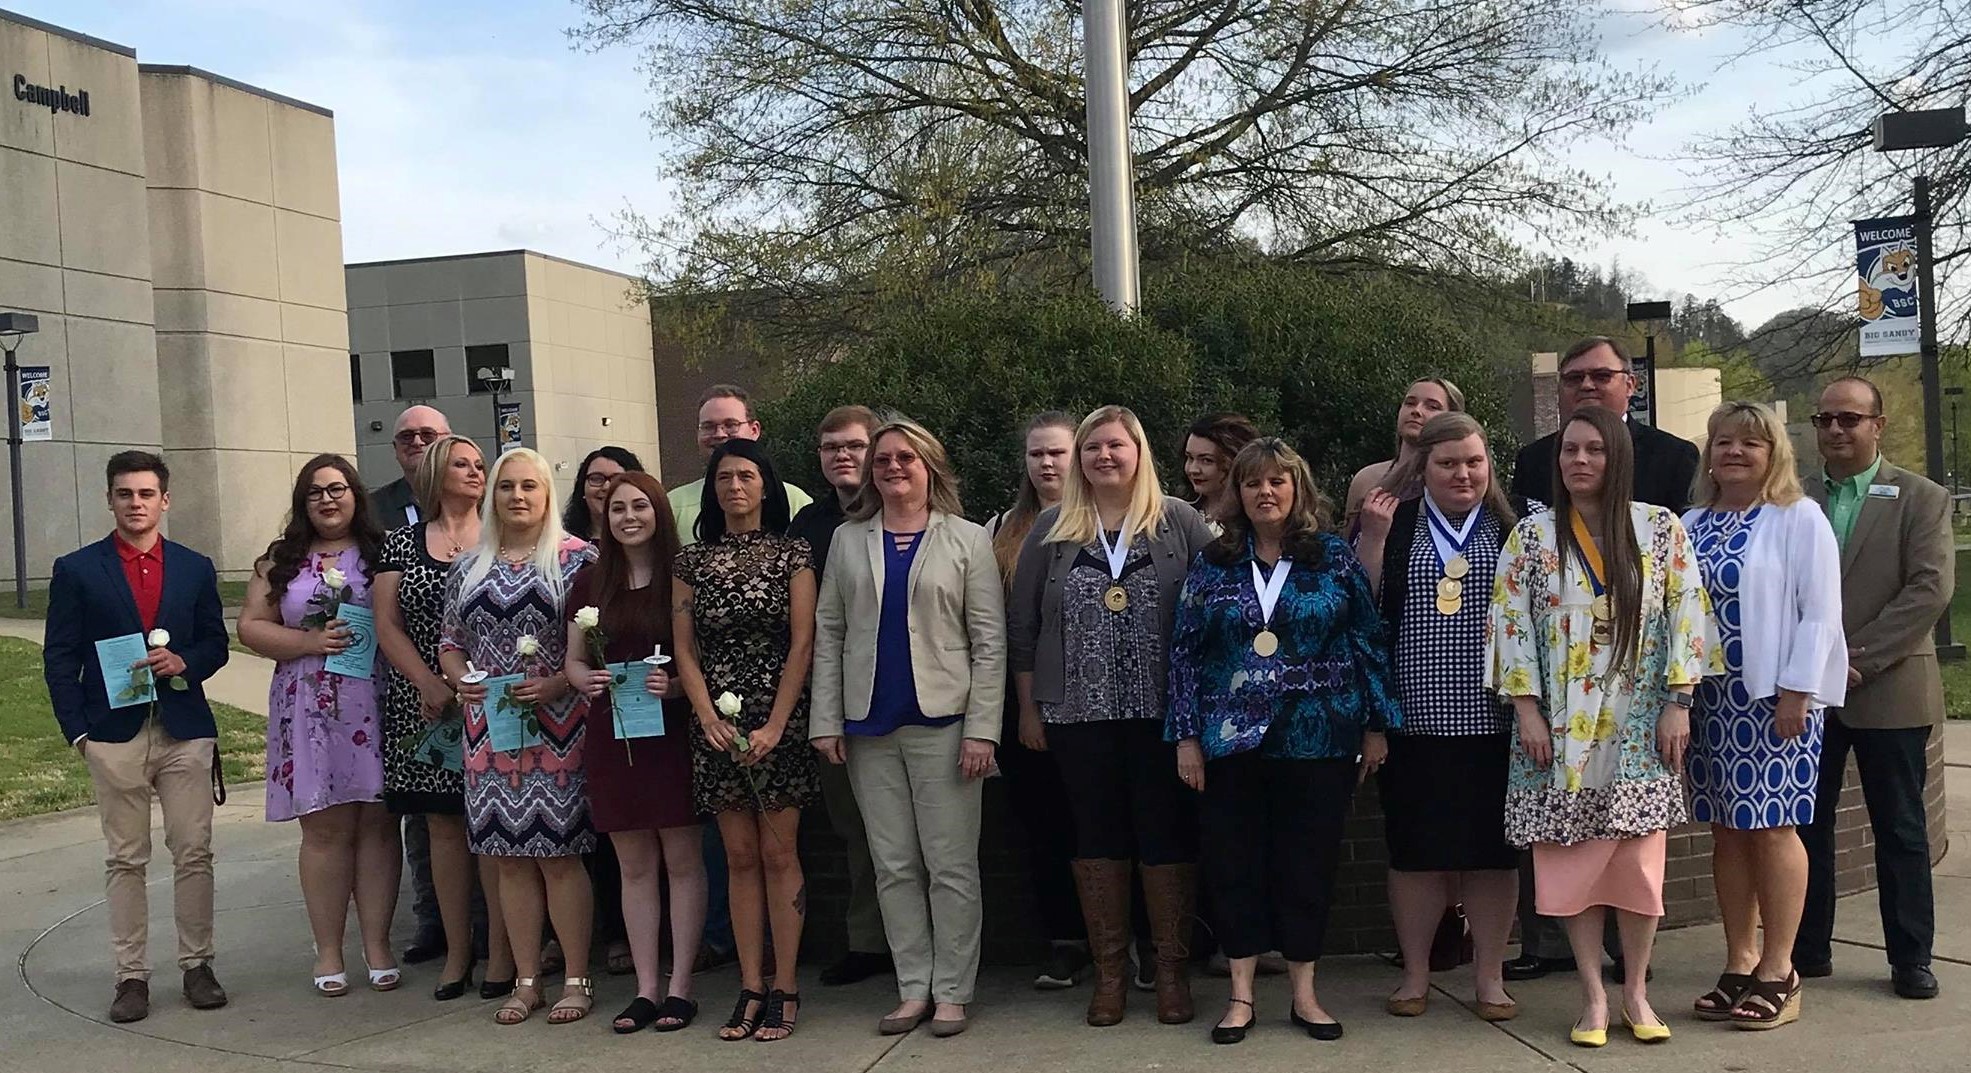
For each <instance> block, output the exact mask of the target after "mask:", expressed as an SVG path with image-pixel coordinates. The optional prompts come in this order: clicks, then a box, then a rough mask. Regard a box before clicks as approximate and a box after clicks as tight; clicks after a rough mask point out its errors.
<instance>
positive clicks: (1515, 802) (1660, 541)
mask: <svg viewBox="0 0 1971 1073" xmlns="http://www.w3.org/2000/svg"><path fill="white" fill-rule="evenodd" d="M1629 509H1630V513H1631V516H1632V519H1633V522H1634V525H1635V531H1636V543H1637V544H1638V545H1639V546H1640V548H1641V551H1642V598H1643V607H1642V629H1641V631H1640V633H1639V636H1638V641H1639V645H1640V649H1641V651H1640V653H1639V655H1638V656H1637V659H1636V663H1635V670H1634V671H1633V672H1631V673H1630V674H1628V675H1625V676H1624V677H1623V678H1621V679H1619V680H1616V681H1610V680H1609V665H1610V663H1611V662H1612V660H1613V656H1614V647H1613V646H1612V645H1604V644H1599V643H1597V642H1596V641H1595V640H1594V636H1593V633H1594V614H1593V611H1592V610H1591V605H1592V604H1593V602H1594V589H1593V587H1592V586H1591V584H1590V582H1589V580H1588V576H1587V571H1586V570H1584V569H1582V567H1581V565H1580V564H1579V562H1578V561H1577V562H1571V563H1567V564H1565V565H1564V567H1563V564H1562V563H1561V561H1560V553H1559V551H1558V547H1559V545H1558V542H1557V541H1556V539H1555V535H1554V524H1555V513H1554V512H1553V511H1544V512H1542V513H1540V514H1536V515H1533V516H1532V517H1530V518H1527V519H1525V520H1523V521H1521V522H1520V523H1519V525H1518V526H1517V527H1516V528H1515V529H1514V530H1513V531H1512V535H1511V536H1510V537H1507V538H1506V546H1505V549H1504V550H1503V551H1502V552H1501V553H1500V559H1499V572H1498V576H1497V578H1496V580H1495V581H1494V583H1493V587H1492V613H1491V619H1490V621H1489V622H1488V623H1487V625H1486V631H1485V632H1486V644H1487V649H1486V652H1487V655H1486V679H1485V681H1486V684H1487V685H1488V686H1490V687H1491V688H1493V689H1496V690H1498V692H1499V694H1500V695H1501V696H1503V697H1507V698H1511V697H1515V696H1532V697H1536V698H1538V700H1539V705H1540V711H1541V713H1542V714H1543V715H1545V716H1546V717H1547V721H1548V724H1549V726H1550V728H1551V732H1552V736H1553V747H1554V760H1553V763H1552V764H1551V765H1550V766H1549V767H1548V768H1547V769H1545V770H1542V769H1540V768H1537V767H1535V766H1533V762H1532V761H1531V760H1530V759H1528V758H1527V756H1526V752H1525V750H1524V749H1522V748H1521V747H1520V745H1519V725H1518V721H1517V720H1514V721H1513V727H1512V733H1513V739H1514V740H1513V752H1512V776H1511V780H1510V782H1509V784H1508V787H1507V790H1506V839H1507V841H1510V842H1511V843H1512V844H1513V845H1516V846H1528V845H1531V844H1533V843H1535V842H1553V843H1560V844H1562V845H1572V844H1574V843H1576V842H1587V841H1591V840H1594V839H1604V838H1634V837H1638V836H1641V835H1646V834H1649V833H1651V832H1653V831H1661V830H1666V829H1668V828H1671V827H1675V826H1677V825H1678V824H1680V823H1683V822H1684V821H1685V819H1686V810H1685V806H1684V791H1683V782H1682V780H1681V779H1679V778H1678V775H1677V773H1676V772H1674V771H1671V770H1670V769H1669V768H1668V767H1667V766H1665V765H1664V763H1663V759H1662V757H1661V756H1660V755H1658V753H1657V750H1656V721H1657V719H1658V717H1660V716H1661V715H1662V713H1663V708H1664V706H1665V705H1666V704H1668V703H1669V699H1670V692H1671V690H1672V689H1673V688H1674V689H1677V690H1680V691H1690V690H1692V689H1694V688H1695V687H1696V685H1697V683H1698V681H1699V680H1700V679H1701V678H1703V677H1705V676H1706V675H1709V674H1717V673H1720V672H1722V671H1723V669H1724V668H1723V664H1722V663H1721V662H1720V660H1719V655H1718V649H1717V643H1716V627H1715V626H1714V624H1713V623H1712V621H1711V601H1710V598H1709V597H1708V596H1707V595H1706V594H1705V590H1704V579H1703V577H1702V576H1701V575H1700V573H1699V572H1698V564H1697V557H1696V556H1695V555H1692V554H1691V549H1690V542H1689V539H1688V538H1687V537H1686V536H1685V534H1684V527H1683V524H1682V523H1680V522H1679V521H1677V516H1676V515H1675V514H1672V513H1670V512H1669V511H1667V510H1665V509H1663V508H1662V507H1654V506H1650V505H1648V504H1644V503H1637V504H1634V505H1632V506H1631V507H1630V508H1629Z"/></svg>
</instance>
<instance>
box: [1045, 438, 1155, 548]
mask: <svg viewBox="0 0 1971 1073" xmlns="http://www.w3.org/2000/svg"><path fill="white" fill-rule="evenodd" d="M1109 424H1120V425H1122V428H1123V431H1124V432H1126V433H1128V435H1129V438H1130V440H1131V441H1132V442H1133V443H1135V444H1136V479H1135V480H1134V481H1133V482H1131V485H1130V489H1129V514H1128V516H1127V517H1126V518H1124V519H1123V525H1124V526H1125V528H1126V531H1125V532H1124V533H1123V534H1122V542H1123V543H1124V544H1128V543H1129V542H1130V541H1133V540H1135V539H1136V534H1138V533H1149V532H1154V531H1155V530H1156V527H1157V524H1158V523H1159V522H1162V521H1163V500H1164V497H1163V486H1162V485H1161V484H1159V483H1158V482H1157V463H1156V459H1155V458H1154V457H1152V456H1151V454H1150V438H1149V437H1148V436H1146V435H1144V434H1143V422H1141V421H1138V420H1137V419H1136V413H1135V411H1133V410H1131V409H1130V408H1129V407H1127V406H1104V407H1102V408H1100V409H1098V410H1096V411H1095V412H1094V413H1091V414H1089V415H1088V416H1087V417H1084V418H1082V419H1081V425H1080V426H1079V427H1078V428H1076V429H1075V430H1074V465H1072V466H1069V467H1068V479H1067V483H1066V484H1064V485H1063V486H1062V489H1061V514H1060V516H1059V517H1057V518H1055V519H1054V528H1053V529H1051V530H1049V531H1048V533H1047V543H1061V544H1089V543H1093V542H1094V540H1095V533H1096V531H1097V530H1098V529H1100V528H1101V525H1102V522H1101V519H1100V517H1099V516H1098V515H1097V513H1096V510H1095V492H1094V489H1092V488H1090V487H1089V485H1088V476H1087V474H1085V473H1083V472H1082V469H1081V448H1082V446H1083V445H1084V444H1086V443H1087V442H1088V440H1089V437H1091V436H1093V435H1094V434H1095V430H1096V429H1098V428H1101V427H1102V426H1103V425H1109Z"/></svg>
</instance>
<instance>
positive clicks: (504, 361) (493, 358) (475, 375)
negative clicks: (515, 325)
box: [465, 343, 513, 395]
mask: <svg viewBox="0 0 1971 1073" xmlns="http://www.w3.org/2000/svg"><path fill="white" fill-rule="evenodd" d="M512 368H513V363H512V361H510V360H509V359H508V358H507V352H506V344H505V343H490V344H487V345H485V346H469V347H466V348H465V382H466V384H467V385H468V386H469V388H470V389H471V391H472V393H473V394H474V395H484V394H486V393H487V391H488V388H487V387H486V383H487V380H486V378H485V377H483V376H481V375H479V373H480V370H482V369H484V370H486V371H489V372H491V373H492V374H493V376H494V377H495V378H498V377H499V375H500V370H502V369H505V370H509V371H511V370H512ZM512 383H513V381H512V378H511V377H508V378H507V379H506V380H504V381H502V382H501V387H500V390H501V391H502V392H505V391H508V390H510V389H511V387H512Z"/></svg>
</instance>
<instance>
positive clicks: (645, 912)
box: [566, 472, 705, 1033]
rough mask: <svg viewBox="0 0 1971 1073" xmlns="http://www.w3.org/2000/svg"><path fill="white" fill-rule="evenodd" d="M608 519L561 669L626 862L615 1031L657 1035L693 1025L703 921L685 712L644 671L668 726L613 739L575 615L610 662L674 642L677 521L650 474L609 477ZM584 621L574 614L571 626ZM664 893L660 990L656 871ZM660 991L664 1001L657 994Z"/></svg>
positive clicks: (598, 794)
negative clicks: (582, 703)
mask: <svg viewBox="0 0 1971 1073" xmlns="http://www.w3.org/2000/svg"><path fill="white" fill-rule="evenodd" d="M603 502H604V512H605V513H604V517H603V518H602V519H600V520H599V521H598V522H597V524H596V527H595V528H596V530H597V536H596V548H597V549H598V550H599V551H600V553H601V554H600V555H599V556H598V557H597V559H596V561H595V562H594V563H592V564H590V565H589V566H587V567H584V568H583V569H582V572H581V573H580V574H577V575H576V576H575V582H574V587H573V588H572V589H571V590H570V592H569V595H568V605H567V606H568V659H567V665H566V673H567V675H568V680H569V682H570V683H572V684H573V685H574V686H575V688H577V689H579V690H581V691H582V692H583V693H585V694H587V695H588V696H589V697H591V698H595V699H596V702H595V703H592V704H590V705H589V714H588V742H589V745H588V750H587V751H586V752H585V753H584V763H585V764H586V765H587V770H588V788H589V813H590V816H591V817H592V819H593V821H594V823H595V829H596V830H597V831H599V832H602V833H604V834H607V835H608V836H609V839H610V841H611V842H612V843H613V844H614V845H615V847H616V856H617V858H618V859H619V860H620V861H621V862H622V874H623V923H624V925H625V928H626V930H627V931H628V932H629V939H630V957H631V958H632V960H633V961H634V962H635V964H636V982H637V995H636V998H635V999H634V1000H633V1001H631V1003H630V1004H629V1006H628V1007H627V1008H625V1009H624V1010H623V1012H622V1013H620V1014H618V1015H617V1016H616V1021H615V1029H616V1031H618V1032H624V1033H627V1032H636V1031H639V1030H641V1029H643V1028H646V1027H649V1026H650V1025H651V1024H652V1023H655V1024H656V1026H657V1030H658V1031H659V1032H673V1031H676V1030H678V1029H680V1028H683V1027H685V1026H686V1025H688V1024H690V1023H691V1021H692V1018H693V1017H695V1016H697V1013H698V1004H697V1003H696V1002H693V1001H691V965H692V960H693V959H694V958H695V956H696V955H697V951H698V940H699V935H700V933H701V932H702V931H703V930H704V927H705V859H704V853H703V850H702V848H701V846H700V843H699V838H700V830H699V826H698V817H697V815H696V813H694V812H693V811H692V805H691V741H690V737H689V734H690V729H691V709H690V706H689V705H688V704H687V703H685V702H684V700H683V699H682V697H683V691H682V690H681V689H680V688H679V687H678V684H677V679H676V678H675V677H673V676H672V675H671V674H669V673H668V671H669V668H668V667H667V666H657V667H652V668H651V669H650V672H649V676H648V678H647V679H646V680H645V683H644V688H645V689H647V690H648V691H649V692H651V693H653V694H655V695H657V696H660V697H663V698H665V703H664V733H663V734H662V735H661V736H658V737H634V738H627V739H619V738H618V737H617V736H616V727H615V720H614V719H613V717H612V716H613V712H614V708H613V706H612V705H611V704H609V703H605V702H604V701H603V698H604V697H605V695H606V693H607V690H608V687H609V684H610V681H611V679H612V678H613V675H612V674H611V672H609V671H608V670H605V669H603V668H601V667H596V666H593V665H592V663H593V659H594V657H593V656H592V655H591V654H590V649H591V643H590V641H589V639H588V636H587V633H586V631H585V629H584V623H585V622H586V621H587V619H586V617H584V615H583V612H584V611H585V610H587V609H591V608H592V609H594V610H593V614H594V616H595V619H596V625H597V626H598V627H599V628H600V630H601V632H602V635H603V639H604V642H605V643H604V647H603V655H604V656H606V657H607V659H608V662H610V663H621V662H625V661H630V662H636V661H641V660H642V659H643V658H644V657H645V656H649V655H650V654H651V653H652V651H653V649H654V648H655V646H657V645H667V646H668V645H669V644H670V642H671V560H672V559H674V558H675V557H676V556H677V551H678V538H677V523H676V522H675V521H674V520H673V518H672V516H671V506H670V502H669V500H667V499H666V498H665V495H664V486H663V485H661V484H659V483H657V479H656V478H655V477H652V476H650V475H649V474H647V473H636V472H630V473H623V474H621V475H619V476H617V477H615V478H614V479H612V480H611V481H610V482H609V488H608V493H607V498H606V499H605V500H604V501H603ZM578 619H580V621H578ZM660 867H661V868H662V869H663V874H664V880H665V884H666V885H667V886H668V887H669V888H670V892H671V905H670V910H671V962H672V964H671V982H670V988H669V989H668V990H663V989H661V988H660V983H659V974H658V971H657V968H658V966H657V948H658V929H659V922H660V921H662V920H663V917H664V907H663V904H662V895H661V894H660V893H659V886H658V869H659V868H660ZM660 996H662V1000H661V1002H660V1001H659V997H660Z"/></svg>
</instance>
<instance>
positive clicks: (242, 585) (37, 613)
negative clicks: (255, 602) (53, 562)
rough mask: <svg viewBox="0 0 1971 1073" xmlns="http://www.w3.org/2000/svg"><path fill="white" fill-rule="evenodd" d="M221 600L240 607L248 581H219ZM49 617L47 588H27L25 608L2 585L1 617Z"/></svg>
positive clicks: (243, 600) (12, 591)
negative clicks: (18, 605)
mask: <svg viewBox="0 0 1971 1073" xmlns="http://www.w3.org/2000/svg"><path fill="white" fill-rule="evenodd" d="M219 601H220V602H221V603H223V604H225V605H226V606H227V607H238V606H239V605H241V604H243V603H245V602H246V582H244V581H221V582H220V583H219ZM47 617H48V590H47V589H29V590H27V607H26V608H24V609H23V608H19V607H15V606H14V587H13V586H12V585H11V584H8V585H5V586H4V587H0V618H32V619H42V618H47Z"/></svg>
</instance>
